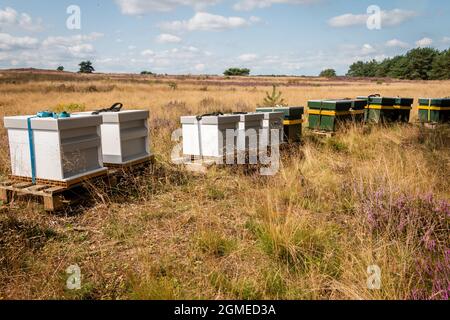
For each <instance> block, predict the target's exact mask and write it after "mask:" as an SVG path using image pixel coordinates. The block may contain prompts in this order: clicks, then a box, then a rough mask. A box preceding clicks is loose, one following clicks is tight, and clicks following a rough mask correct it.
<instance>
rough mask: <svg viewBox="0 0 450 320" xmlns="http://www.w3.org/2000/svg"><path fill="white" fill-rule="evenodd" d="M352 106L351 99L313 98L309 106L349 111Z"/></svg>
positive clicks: (310, 107) (311, 107) (316, 108)
mask: <svg viewBox="0 0 450 320" xmlns="http://www.w3.org/2000/svg"><path fill="white" fill-rule="evenodd" d="M351 107H352V101H351V100H311V101H308V108H309V109H315V110H320V109H321V110H333V111H348V110H350V108H351Z"/></svg>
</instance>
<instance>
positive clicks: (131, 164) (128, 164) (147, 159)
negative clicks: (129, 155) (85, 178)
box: [103, 155, 155, 170]
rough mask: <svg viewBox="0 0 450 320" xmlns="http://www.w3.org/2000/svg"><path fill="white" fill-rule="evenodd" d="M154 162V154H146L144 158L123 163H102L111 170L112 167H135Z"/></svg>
mask: <svg viewBox="0 0 450 320" xmlns="http://www.w3.org/2000/svg"><path fill="white" fill-rule="evenodd" d="M154 162H155V156H153V155H152V156H148V157H145V158H141V159H138V160H134V161H129V162H126V163H124V164H115V163H104V164H103V165H104V166H105V167H106V168H108V169H110V170H112V169H135V168H137V167H141V166H145V165H148V164H152V163H154Z"/></svg>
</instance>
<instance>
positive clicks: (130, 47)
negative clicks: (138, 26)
mask: <svg viewBox="0 0 450 320" xmlns="http://www.w3.org/2000/svg"><path fill="white" fill-rule="evenodd" d="M134 49H136V46H128V50H134Z"/></svg>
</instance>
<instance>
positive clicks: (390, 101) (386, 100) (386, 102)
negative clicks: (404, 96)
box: [358, 96, 397, 106]
mask: <svg viewBox="0 0 450 320" xmlns="http://www.w3.org/2000/svg"><path fill="white" fill-rule="evenodd" d="M358 99H367V101H368V103H369V104H379V105H382V106H393V105H395V103H396V100H397V98H394V97H364V96H360V97H358Z"/></svg>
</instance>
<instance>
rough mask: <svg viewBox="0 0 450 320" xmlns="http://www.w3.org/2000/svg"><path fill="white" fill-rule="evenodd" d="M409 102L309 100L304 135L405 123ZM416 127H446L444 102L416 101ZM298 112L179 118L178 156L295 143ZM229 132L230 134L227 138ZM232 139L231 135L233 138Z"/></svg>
mask: <svg viewBox="0 0 450 320" xmlns="http://www.w3.org/2000/svg"><path fill="white" fill-rule="evenodd" d="M413 102H414V99H412V98H389V97H380V96H379V95H373V96H369V97H358V98H357V99H353V100H352V99H335V100H311V101H309V102H308V109H309V110H308V118H309V119H308V120H309V129H312V130H320V131H331V132H334V131H336V130H337V129H338V128H339V126H341V125H342V124H346V123H348V122H355V123H358V122H359V123H364V122H368V123H389V122H404V123H406V122H409V120H410V113H411V110H412V105H413ZM419 104H420V105H419V119H420V121H422V122H450V99H419ZM303 114H304V108H303V107H276V108H258V109H257V110H256V113H243V114H242V113H238V114H227V115H222V114H220V115H218V114H213V115H204V116H201V117H195V116H193V117H182V118H181V123H182V125H183V137H184V139H183V153H184V154H185V155H188V156H194V157H211V158H220V157H224V156H225V155H227V154H230V153H234V152H235V150H237V152H246V151H249V150H258V151H259V150H260V149H263V150H262V151H266V150H267V147H270V146H271V145H272V144H274V143H277V140H276V139H273V138H274V137H273V135H271V134H270V133H271V132H273V130H275V131H276V132H278V134H277V136H279V137H280V139H279V140H278V143H280V144H282V143H285V142H300V140H301V135H302V123H303V122H304V120H303ZM228 132H231V133H228ZM233 133H234V135H233Z"/></svg>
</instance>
